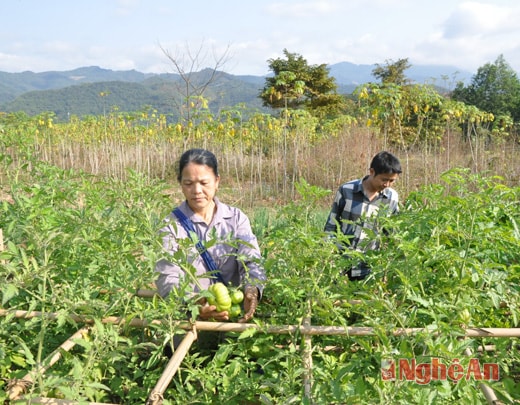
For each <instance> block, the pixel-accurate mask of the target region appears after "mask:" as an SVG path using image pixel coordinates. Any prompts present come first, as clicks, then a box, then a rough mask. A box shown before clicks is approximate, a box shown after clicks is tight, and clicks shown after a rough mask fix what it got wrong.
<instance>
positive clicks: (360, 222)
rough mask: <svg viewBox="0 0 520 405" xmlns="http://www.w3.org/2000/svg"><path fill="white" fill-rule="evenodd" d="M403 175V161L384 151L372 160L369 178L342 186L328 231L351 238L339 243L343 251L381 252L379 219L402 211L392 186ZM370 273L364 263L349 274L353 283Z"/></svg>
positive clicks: (327, 226) (350, 270)
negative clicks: (378, 239) (377, 237)
mask: <svg viewBox="0 0 520 405" xmlns="http://www.w3.org/2000/svg"><path fill="white" fill-rule="evenodd" d="M400 173H401V163H400V162H399V159H398V158H397V157H395V156H394V155H393V154H391V153H389V152H386V151H383V152H379V153H378V154H377V155H375V156H374V158H373V159H372V162H371V163H370V170H369V174H368V175H367V176H365V177H364V178H363V179H357V180H352V181H349V182H347V183H344V184H342V185H341V186H340V187H339V189H338V191H337V193H336V196H335V198H334V202H333V203H332V208H331V211H330V214H329V216H328V218H327V222H326V224H325V231H326V232H328V233H329V234H330V235H331V236H334V235H336V234H337V232H338V231H341V233H343V234H344V235H346V236H347V238H348V241H346V242H343V243H340V244H338V246H339V248H340V250H341V251H342V252H345V249H351V250H354V251H357V252H361V253H364V252H366V251H368V250H377V249H379V242H378V241H377V240H376V239H375V238H374V236H375V235H377V233H378V229H377V217H378V216H381V215H391V214H396V213H397V212H398V211H399V196H398V194H397V192H396V191H395V190H394V189H393V188H391V187H390V186H391V185H392V184H393V183H394V182H395V181H396V180H397V178H398V177H399V174H400ZM345 255H346V256H348V253H345ZM369 274H370V268H369V267H368V266H367V265H366V263H365V262H363V261H361V262H360V263H359V264H358V265H356V266H353V267H352V268H350V269H348V271H347V275H348V277H349V279H350V280H363V279H364V278H366V277H367V276H368V275H369Z"/></svg>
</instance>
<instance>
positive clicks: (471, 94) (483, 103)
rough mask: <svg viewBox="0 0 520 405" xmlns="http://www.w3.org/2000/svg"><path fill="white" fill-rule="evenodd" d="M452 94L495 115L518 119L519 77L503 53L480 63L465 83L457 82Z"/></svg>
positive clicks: (519, 114)
mask: <svg viewBox="0 0 520 405" xmlns="http://www.w3.org/2000/svg"><path fill="white" fill-rule="evenodd" d="M452 97H453V98H454V99H455V100H459V101H463V102H464V103H466V104H470V105H474V106H476V107H478V108H479V109H481V110H483V111H486V112H490V113H493V114H494V115H495V116H509V117H512V118H513V120H514V121H515V122H518V121H519V120H520V101H519V100H520V80H519V79H518V77H517V74H516V72H515V71H514V70H513V69H512V68H511V67H510V66H509V64H508V63H507V62H506V60H505V59H504V57H503V55H500V56H498V58H497V59H496V60H495V62H494V63H486V64H485V65H484V66H481V67H480V68H479V69H478V70H477V74H476V75H475V76H473V79H472V80H471V83H470V84H469V85H468V86H465V85H464V84H463V83H458V84H457V87H456V88H455V90H454V91H453V94H452Z"/></svg>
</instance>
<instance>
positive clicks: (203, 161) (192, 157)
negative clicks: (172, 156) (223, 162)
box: [177, 149, 219, 183]
mask: <svg viewBox="0 0 520 405" xmlns="http://www.w3.org/2000/svg"><path fill="white" fill-rule="evenodd" d="M189 163H196V164H198V165H205V166H208V167H210V168H211V169H212V170H213V172H214V173H215V176H218V175H219V174H218V163H217V158H216V157H215V155H214V154H213V153H211V152H210V151H209V150H206V149H190V150H187V151H186V152H184V153H183V154H182V156H181V158H180V159H179V166H178V171H177V180H178V181H179V183H180V182H181V180H182V171H183V170H184V168H185V167H186V166H187V165H188V164H189Z"/></svg>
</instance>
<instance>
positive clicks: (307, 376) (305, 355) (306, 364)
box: [302, 300, 314, 404]
mask: <svg viewBox="0 0 520 405" xmlns="http://www.w3.org/2000/svg"><path fill="white" fill-rule="evenodd" d="M311 312H312V304H311V301H310V300H309V301H307V316H306V317H305V318H304V319H303V326H306V327H307V326H310V325H311ZM302 346H303V350H302V359H303V369H304V370H305V371H304V373H303V392H304V396H305V398H306V399H307V400H308V401H309V403H310V404H313V403H314V402H313V400H312V338H311V337H310V336H309V335H303V339H302Z"/></svg>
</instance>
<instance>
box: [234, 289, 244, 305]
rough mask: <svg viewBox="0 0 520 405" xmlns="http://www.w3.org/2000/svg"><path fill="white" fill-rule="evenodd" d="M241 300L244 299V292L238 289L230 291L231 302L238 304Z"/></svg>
mask: <svg viewBox="0 0 520 405" xmlns="http://www.w3.org/2000/svg"><path fill="white" fill-rule="evenodd" d="M242 301H244V293H243V292H242V291H240V290H234V291H233V292H232V293H231V302H232V303H233V304H240V303H241V302H242Z"/></svg>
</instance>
